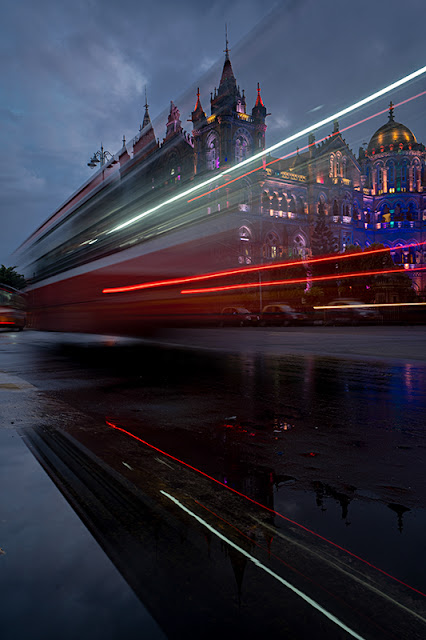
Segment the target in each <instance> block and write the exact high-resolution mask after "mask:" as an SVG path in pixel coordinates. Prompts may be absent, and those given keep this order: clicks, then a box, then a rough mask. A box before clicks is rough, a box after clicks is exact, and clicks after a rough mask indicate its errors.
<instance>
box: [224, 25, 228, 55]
mask: <svg viewBox="0 0 426 640" xmlns="http://www.w3.org/2000/svg"><path fill="white" fill-rule="evenodd" d="M225 43H226V45H225V49H224V51H223V52H224V54H225V59H226V60H229V46H228V45H229V42H228V25H227V23H226V22H225Z"/></svg>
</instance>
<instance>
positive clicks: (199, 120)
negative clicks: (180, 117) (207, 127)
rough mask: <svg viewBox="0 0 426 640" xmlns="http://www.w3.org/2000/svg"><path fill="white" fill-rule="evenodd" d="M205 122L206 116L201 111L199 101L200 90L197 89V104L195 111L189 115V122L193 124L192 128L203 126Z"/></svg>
mask: <svg viewBox="0 0 426 640" xmlns="http://www.w3.org/2000/svg"><path fill="white" fill-rule="evenodd" d="M205 121H206V114H205V113H204V111H203V107H202V106H201V100H200V89H199V88H198V90H197V102H196V104H195V109H194V111H193V112H192V114H191V122H192V123H193V125H194V127H196V126H197V127H200V126H202V125H203V124H205Z"/></svg>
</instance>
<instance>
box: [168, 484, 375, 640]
mask: <svg viewBox="0 0 426 640" xmlns="http://www.w3.org/2000/svg"><path fill="white" fill-rule="evenodd" d="M160 493H161V494H162V495H163V496H165V497H166V498H168V499H169V500H171V501H172V502H173V503H174V504H175V505H177V506H178V507H179V508H180V509H182V511H184V512H185V513H187V514H188V515H190V516H191V517H192V518H194V519H195V520H196V521H197V522H199V523H200V524H201V525H202V526H203V527H205V528H206V529H208V530H209V531H210V532H211V533H213V534H214V535H215V536H216V537H217V538H219V539H220V540H222V541H223V542H225V543H226V544H227V545H229V546H230V547H232V548H233V549H235V550H236V551H238V552H239V553H241V554H242V555H243V556H245V557H246V558H248V559H249V560H250V561H251V562H252V563H253V564H254V565H255V566H256V567H258V568H259V569H262V570H263V571H265V573H267V574H268V575H270V576H272V578H275V580H277V581H278V582H280V583H281V584H282V585H284V586H285V587H286V588H287V589H289V590H290V591H292V592H293V593H295V594H296V595H297V596H299V598H301V599H302V600H304V601H305V602H306V603H307V604H309V605H310V606H311V607H312V608H313V609H316V611H319V613H321V614H322V615H323V616H325V617H326V618H328V620H330V621H331V622H333V623H334V624H335V625H337V626H338V627H340V628H341V629H343V630H344V631H346V633H348V634H349V635H350V636H352V637H353V638H356V639H357V640H364V638H363V637H362V636H360V635H359V634H358V633H356V631H353V629H351V628H350V627H348V626H347V625H346V624H345V623H344V622H342V621H341V620H340V619H339V618H337V617H336V616H335V615H333V614H332V613H330V612H329V611H327V609H324V607H322V606H321V605H320V604H319V603H318V602H316V600H314V599H313V598H311V597H310V596H308V595H307V594H306V593H304V592H303V591H301V590H300V589H298V588H297V587H295V586H294V585H293V584H291V582H288V580H285V579H284V578H282V577H281V576H280V575H278V573H275V571H272V570H271V569H270V568H269V567H267V566H266V565H264V564H263V563H262V562H260V560H258V559H257V558H255V557H254V556H252V555H251V553H248V552H247V551H246V550H245V549H243V548H242V547H240V546H239V545H237V544H235V542H232V540H230V539H229V538H227V537H226V536H224V535H223V533H220V532H219V531H217V530H216V529H215V528H214V527H212V526H211V525H210V524H209V523H208V522H206V521H205V520H203V518H200V516H198V515H197V514H196V513H194V512H193V511H191V510H190V509H188V507H186V506H185V505H184V504H182V502H180V501H179V500H178V499H177V498H175V497H174V496H172V495H170V493H167V492H166V491H163V490H161V491H160Z"/></svg>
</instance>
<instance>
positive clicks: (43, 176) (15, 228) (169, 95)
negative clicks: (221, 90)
mask: <svg viewBox="0 0 426 640" xmlns="http://www.w3.org/2000/svg"><path fill="white" fill-rule="evenodd" d="M425 21H426V3H425V1H424V0H405V2H404V3H401V2H400V1H396V0H374V1H373V2H372V1H371V0H358V1H353V2H346V1H342V0H283V1H281V2H273V1H272V0H244V2H243V1H242V0H237V1H233V0H228V1H224V0H219V1H215V2H213V3H212V4H211V5H210V6H209V5H206V4H205V3H204V2H199V1H195V0H181V2H179V3H178V2H176V1H173V2H172V1H171V0H162V1H161V2H157V3H152V2H148V1H147V0H138V1H136V0H121V1H120V2H116V1H114V2H113V1H112V0H73V2H72V3H71V2H69V1H67V2H64V1H63V0H37V2H33V0H20V2H18V3H16V2H14V1H13V0H4V2H3V17H2V24H1V26H0V30H1V34H0V35H1V38H0V70H1V78H2V83H1V85H0V114H1V129H0V131H1V134H0V135H1V143H2V149H3V153H2V154H1V156H0V182H1V184H0V215H1V223H2V233H1V234H0V263H6V264H7V265H9V264H10V263H11V260H12V258H11V257H10V253H11V252H12V251H13V250H14V249H15V248H17V246H18V245H19V244H20V243H21V242H22V241H23V240H24V239H25V238H26V237H27V236H28V235H29V234H30V233H31V232H32V231H33V230H34V229H35V228H36V227H37V226H38V225H39V224H40V223H41V222H42V221H43V220H45V219H46V218H47V217H48V216H49V215H50V214H51V213H52V212H53V211H54V210H55V209H56V208H57V207H58V206H59V205H60V204H61V203H62V202H63V201H64V200H65V199H66V198H67V197H68V196H69V195H70V194H71V192H73V191H74V190H75V189H76V188H77V187H78V186H79V185H80V184H81V183H82V182H84V181H85V180H87V178H88V177H89V176H90V171H91V170H90V169H89V168H88V167H87V162H88V160H89V159H90V156H91V155H92V154H93V153H94V152H95V151H96V150H97V149H99V147H100V144H101V142H103V144H104V147H105V148H106V149H108V150H109V151H111V152H112V153H114V152H116V151H118V149H119V148H120V147H121V139H122V136H123V134H125V136H126V138H127V140H128V141H129V140H130V139H131V138H132V137H133V136H135V135H136V133H137V131H138V127H139V124H140V122H141V121H142V118H143V104H144V102H145V99H144V87H145V85H147V89H148V102H149V104H150V113H151V117H152V119H153V121H154V126H155V131H156V135H157V137H159V138H160V139H162V138H163V137H164V134H165V122H166V119H167V111H168V107H169V104H170V100H174V101H175V103H176V104H177V106H178V107H179V109H180V111H181V119H182V122H183V123H184V124H187V125H188V130H190V123H186V120H187V118H188V117H189V114H190V111H191V110H192V109H193V107H194V104H195V91H196V88H197V86H198V85H199V86H200V89H201V99H202V104H203V107H204V109H205V110H206V111H207V108H208V104H209V96H210V91H211V90H213V89H214V85H217V84H218V82H219V78H220V74H221V69H222V64H223V53H222V50H223V48H224V23H225V22H227V23H228V32H229V41H230V47H231V60H232V65H233V68H234V72H235V75H236V77H237V82H238V83H239V84H240V85H241V88H245V90H246V96H247V99H248V105H249V106H250V108H251V107H252V106H253V104H254V100H255V94H256V83H257V82H258V81H259V82H260V83H261V87H262V96H263V99H264V102H265V104H266V106H267V108H268V111H270V112H271V114H272V115H271V116H270V117H269V118H268V121H267V122H268V131H267V143H268V144H271V143H273V142H276V141H277V140H279V139H281V138H282V137H285V136H287V135H290V134H291V133H294V132H295V131H297V130H299V129H301V128H303V127H305V126H307V125H308V124H311V123H314V122H316V121H317V120H319V119H322V118H324V117H326V116H327V115H330V114H332V113H334V112H335V111H337V110H339V109H340V108H343V107H345V106H347V105H348V104H350V103H351V102H354V101H356V100H358V99H359V98H362V97H364V96H366V95H368V94H369V93H372V92H373V91H375V90H377V89H379V88H381V87H383V86H385V85H387V84H389V83H390V82H392V81H394V80H396V79H398V78H399V77H402V76H404V75H406V74H408V73H410V72H411V71H413V70H415V69H417V68H420V67H422V66H424V65H425V64H426V53H425V49H424V34H423V31H424V24H425ZM424 90H426V79H425V78H423V77H422V78H421V79H420V80H418V81H417V82H415V83H413V84H412V85H410V86H408V87H407V88H406V89H404V90H403V91H399V92H398V93H395V94H394V95H392V96H387V97H386V98H383V99H382V100H381V101H378V102H377V103H376V104H375V105H372V107H371V108H370V109H368V110H366V109H365V110H363V112H362V113H361V114H359V116H353V117H352V118H349V119H347V120H345V121H342V122H341V127H343V126H345V125H347V124H349V122H350V121H356V120H357V119H359V118H361V117H365V116H366V115H368V114H370V113H373V112H375V111H378V110H379V109H382V108H385V107H386V105H387V104H388V103H389V100H390V97H392V99H393V101H394V102H399V101H400V100H402V99H404V98H407V97H409V96H410V95H414V94H416V93H419V92H420V91H424ZM425 116H426V98H425V97H424V96H423V97H422V98H419V99H417V100H414V101H412V102H411V103H409V104H407V105H405V106H403V107H400V108H399V109H397V110H396V112H395V119H396V120H397V121H399V122H403V123H404V124H406V125H407V126H409V127H410V128H411V129H412V130H413V133H414V134H415V135H416V137H417V139H418V140H419V141H421V142H424V143H426V117H425ZM385 121H386V117H385V116H381V117H380V118H378V119H377V120H373V121H371V122H370V123H368V125H364V126H363V127H359V128H356V129H353V130H351V131H350V132H348V133H347V135H346V139H347V141H348V143H349V144H350V146H351V147H352V148H353V150H354V151H355V152H356V153H358V148H359V146H360V144H362V142H364V141H368V140H369V138H370V137H371V135H372V134H373V133H374V131H375V130H376V129H377V128H378V127H379V126H380V125H381V124H383V123H384V122H385ZM331 128H332V127H330V128H329V129H330V131H331ZM320 135H321V132H318V134H317V138H318V137H320ZM323 135H324V134H323ZM302 144H303V142H300V143H299V146H302Z"/></svg>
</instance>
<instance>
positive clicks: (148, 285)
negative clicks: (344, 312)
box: [102, 240, 426, 293]
mask: <svg viewBox="0 0 426 640" xmlns="http://www.w3.org/2000/svg"><path fill="white" fill-rule="evenodd" d="M425 244H426V240H425V241H424V242H415V243H411V244H404V245H399V246H398V247H384V248H383V249H371V250H369V251H362V252H359V253H343V254H337V255H331V256H324V257H320V258H310V259H307V260H305V261H302V260H294V261H292V262H274V264H263V265H257V266H254V267H243V268H241V267H240V268H238V269H228V270H225V271H215V272H213V273H204V274H202V275H199V276H187V277H185V278H174V279H171V280H157V281H153V282H142V283H141V284H131V285H127V286H124V287H110V288H106V289H103V290H102V293H126V292H129V291H141V290H143V289H153V288H156V287H167V286H173V285H177V284H187V283H188V282H199V281H200V280H211V279H212V278H222V277H227V276H234V275H238V274H245V273H253V272H259V271H269V270H272V269H280V268H281V267H296V266H302V265H303V264H304V262H306V263H309V264H316V263H318V262H330V261H333V260H334V262H336V261H339V260H348V259H351V258H356V257H358V258H359V257H360V256H371V255H375V254H379V253H389V252H391V251H395V250H397V249H398V250H401V249H411V248H414V247H421V246H423V245H425Z"/></svg>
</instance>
